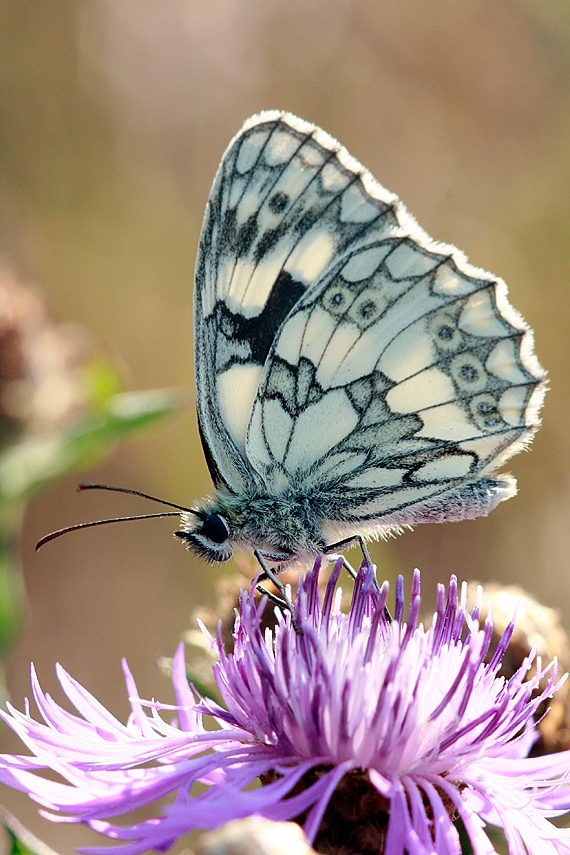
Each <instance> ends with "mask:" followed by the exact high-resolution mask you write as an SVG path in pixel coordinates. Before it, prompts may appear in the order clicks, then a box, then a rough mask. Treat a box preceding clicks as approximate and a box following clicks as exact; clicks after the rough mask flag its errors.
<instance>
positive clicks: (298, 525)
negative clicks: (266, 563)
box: [176, 490, 325, 562]
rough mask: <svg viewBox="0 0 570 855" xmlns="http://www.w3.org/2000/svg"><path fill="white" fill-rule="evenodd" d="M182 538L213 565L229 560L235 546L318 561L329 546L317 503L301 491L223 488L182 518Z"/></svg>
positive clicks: (284, 557)
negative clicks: (275, 492) (276, 493)
mask: <svg viewBox="0 0 570 855" xmlns="http://www.w3.org/2000/svg"><path fill="white" fill-rule="evenodd" d="M176 534H177V536H178V537H180V538H181V539H182V540H184V542H185V545H186V546H187V547H188V548H189V549H192V550H193V551H194V552H197V553H198V554H199V555H201V556H202V557H204V558H206V559H207V560H208V561H211V562H214V561H227V560H228V559H229V558H230V557H231V556H232V554H233V549H234V547H237V548H244V549H252V548H253V549H259V550H260V551H261V552H262V553H263V555H264V556H266V557H267V558H270V559H271V558H272V559H274V560H277V561H281V560H283V561H289V560H291V559H293V558H303V557H305V556H306V557H307V558H314V557H315V556H316V555H318V554H319V553H321V552H322V551H323V549H324V548H325V541H324V539H323V536H322V532H321V526H320V522H319V518H318V516H317V515H316V514H315V511H314V508H313V505H312V502H311V499H310V497H309V496H307V495H299V493H298V492H296V491H291V493H288V492H286V493H283V494H282V495H279V496H271V495H268V494H261V493H259V492H255V493H253V492H252V493H251V494H240V495H236V494H233V493H230V492H228V491H226V490H217V491H216V492H215V494H214V495H213V496H211V497H210V498H208V499H205V500H204V501H202V502H200V503H198V504H197V505H196V507H195V508H194V509H193V510H192V511H191V512H187V513H183V514H182V515H181V527H180V531H177V532H176Z"/></svg>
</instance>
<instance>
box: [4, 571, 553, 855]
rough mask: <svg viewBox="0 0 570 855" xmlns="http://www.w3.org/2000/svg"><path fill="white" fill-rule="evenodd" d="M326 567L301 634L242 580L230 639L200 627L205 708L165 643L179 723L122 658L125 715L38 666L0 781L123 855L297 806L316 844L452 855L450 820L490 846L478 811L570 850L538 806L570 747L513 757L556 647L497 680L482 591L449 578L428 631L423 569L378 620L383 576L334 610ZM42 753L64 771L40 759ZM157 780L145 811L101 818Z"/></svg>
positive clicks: (301, 604)
mask: <svg viewBox="0 0 570 855" xmlns="http://www.w3.org/2000/svg"><path fill="white" fill-rule="evenodd" d="M340 570H341V562H339V563H338V564H337V565H336V567H335V569H334V571H333V573H332V575H331V578H330V580H329V582H328V584H327V586H326V589H325V591H324V594H323V595H322V597H321V596H320V594H319V587H318V576H319V565H318V563H317V565H315V568H314V570H313V571H312V572H310V573H308V574H307V576H306V578H305V579H304V580H302V581H301V584H300V588H299V592H298V595H297V598H296V601H295V606H294V608H295V616H296V623H297V631H296V630H295V627H294V626H293V624H292V621H291V616H290V615H289V614H285V615H281V614H280V613H279V615H278V620H277V624H276V626H275V628H274V629H273V630H265V631H264V630H262V629H261V612H262V609H263V604H262V605H259V604H256V602H255V600H254V597H253V595H252V594H251V593H249V594H248V593H246V592H243V593H242V595H241V600H240V605H239V613H238V616H237V618H236V625H235V633H234V635H235V644H234V649H233V651H232V652H231V653H227V652H226V651H225V650H224V647H223V644H222V642H221V638H220V637H218V638H217V639H214V638H211V637H209V640H210V642H211V645H212V647H213V648H215V649H216V651H217V654H218V657H219V658H218V661H217V663H216V664H215V665H214V676H215V679H216V683H217V686H218V689H219V692H220V694H221V698H222V702H221V703H220V704H218V703H215V702H214V701H212V700H209V699H207V698H200V697H198V696H197V695H196V693H195V692H194V691H193V690H192V689H191V688H190V686H189V685H188V682H187V678H186V673H185V664H184V654H183V650H182V648H179V649H178V651H177V653H176V655H175V658H174V663H173V684H174V689H175V693H176V707H175V712H176V717H177V718H176V721H174V722H169V723H166V722H165V720H164V714H165V713H166V711H168V710H172V708H171V707H167V706H165V705H161V704H157V703H148V702H143V701H141V700H140V699H139V698H138V696H137V691H136V687H135V684H134V681H133V678H132V676H131V674H130V672H129V671H128V669H127V667H126V665H125V674H126V680H127V687H128V691H129V695H130V699H131V706H132V714H131V717H130V719H129V722H128V723H127V725H126V726H124V725H122V724H121V723H120V722H119V721H117V720H116V719H115V718H114V717H113V716H111V715H110V713H108V712H107V711H106V710H105V709H104V708H103V707H101V705H100V704H99V703H98V702H97V701H96V700H95V699H94V698H93V697H92V696H91V695H90V694H89V693H88V692H87V691H86V690H85V689H83V688H82V687H81V686H79V685H78V684H77V683H76V682H75V681H73V680H72V679H71V677H70V676H69V675H67V674H66V673H65V672H64V671H63V669H60V670H59V677H60V681H61V684H62V686H63V688H64V690H65V692H66V694H67V695H68V697H69V698H70V700H71V701H72V702H73V703H74V705H75V706H76V708H77V710H78V712H79V713H80V716H74V715H71V714H69V713H68V712H65V711H64V710H63V709H62V708H61V707H59V706H58V705H57V704H56V703H55V702H54V701H53V700H52V699H51V698H50V697H49V696H46V695H44V694H43V693H42V691H41V689H40V687H39V685H38V683H37V680H36V679H35V677H34V676H33V677H32V680H33V690H34V696H35V699H36V702H37V705H38V707H39V710H40V712H41V715H42V717H43V723H38V722H36V721H34V720H33V718H32V717H31V715H30V714H29V711H28V710H26V712H25V713H19V712H18V711H16V710H14V709H13V708H10V709H9V712H8V713H6V714H4V718H5V720H6V721H7V723H8V724H9V725H10V726H11V727H12V728H13V729H14V730H15V731H17V732H18V733H19V734H20V736H21V738H22V739H23V741H24V742H25V743H26V744H27V746H28V748H29V749H31V751H32V756H4V757H3V758H1V760H0V780H1V781H3V782H4V783H6V784H9V785H11V786H13V787H17V788H19V789H22V790H25V791H26V792H28V793H29V794H30V795H31V796H32V797H33V798H34V799H36V801H38V802H39V803H40V804H41V805H42V806H43V808H44V813H45V815H47V816H49V817H50V818H51V819H56V820H57V819H59V820H60V821H61V820H63V821H77V822H78V821H81V822H85V823H87V824H88V825H90V826H91V827H92V828H94V829H96V830H97V831H99V832H101V833H102V834H104V835H106V836H107V837H110V838H111V839H113V840H114V841H116V842H117V843H121V844H122V845H121V847H120V850H119V851H121V852H123V853H125V855H135V853H140V852H144V851H147V850H149V849H157V850H159V851H164V850H165V849H167V848H168V847H169V846H170V845H171V844H172V843H173V842H174V841H175V840H177V839H178V838H179V837H180V836H182V835H183V834H184V833H186V832H187V831H190V830H192V829H197V828H199V829H210V828H215V827H217V826H219V825H221V824H223V823H225V822H228V821H230V820H233V819H237V818H240V817H244V816H249V815H253V814H257V815H261V816H264V817H266V818H268V819H274V820H290V819H294V820H296V821H298V822H299V823H301V824H302V825H303V827H304V830H305V833H306V835H307V837H308V839H309V840H310V841H311V842H313V843H314V845H315V846H316V848H317V849H325V848H326V849H328V850H330V849H331V847H332V846H334V845H335V844H338V843H339V841H340V844H341V845H342V847H343V848H344V849H345V851H346V850H352V851H358V852H366V851H370V852H376V853H386V855H404V854H405V853H408V855H428V853H434V854H435V853H438V855H440V853H441V855H459V853H460V852H461V844H460V835H459V830H458V828H461V827H462V828H463V831H464V833H465V834H466V835H467V837H468V838H469V840H470V844H471V848H472V851H473V852H474V853H475V855H490V853H492V852H494V851H495V850H494V847H493V845H492V843H491V841H490V839H489V837H488V835H487V832H486V829H485V824H487V823H488V824H491V825H495V826H499V827H501V828H502V829H503V831H504V833H505V836H506V839H507V842H508V845H509V848H510V851H511V852H512V853H517V855H518V853H522V852H530V853H540V855H549V853H553V855H554V853H570V831H568V830H563V829H557V828H555V827H554V826H553V825H552V824H551V823H550V822H549V819H548V817H552V816H555V815H557V814H558V813H560V812H562V811H564V810H568V809H569V808H570V786H569V784H568V780H567V777H566V776H567V771H568V769H569V768H570V753H568V752H561V753H559V754H554V755H550V756H549V757H540V758H527V757H526V754H527V753H528V750H529V748H530V746H531V744H532V742H533V739H534V738H535V729H534V723H533V714H534V712H535V711H536V709H537V707H538V706H539V704H540V703H541V702H543V701H544V700H545V698H548V697H551V696H552V694H553V693H554V692H555V691H556V689H557V682H556V663H555V662H554V663H551V664H549V665H547V666H545V667H543V666H542V665H541V663H540V661H538V660H537V661H534V662H533V660H534V659H535V657H534V655H533V654H532V653H531V655H530V656H529V657H528V659H527V660H526V661H525V662H524V663H523V665H522V666H521V667H520V668H519V670H518V671H517V672H516V673H515V674H514V675H513V676H512V677H511V678H510V679H509V680H508V681H507V680H505V679H503V678H502V677H500V676H499V675H498V672H499V668H500V665H501V659H502V657H503V655H504V653H505V650H506V647H507V644H508V640H509V638H510V635H511V633H512V628H513V627H512V624H511V625H509V627H508V628H507V630H506V632H505V633H504V635H503V637H502V639H501V641H500V643H499V645H498V647H497V649H496V650H495V652H494V653H493V654H492V656H491V657H490V659H489V657H488V656H487V654H488V652H489V644H490V639H491V632H492V620H491V618H488V619H487V620H486V622H485V624H484V625H483V626H480V625H479V622H478V613H479V605H478V604H477V605H476V606H475V608H474V610H473V611H472V612H471V613H469V612H468V611H467V608H466V605H465V587H463V588H462V590H461V592H460V591H459V590H458V586H457V582H456V579H455V578H454V577H452V578H451V580H450V583H449V585H448V587H447V589H445V588H444V587H443V586H440V587H439V589H438V598H437V608H436V612H435V615H434V618H433V621H432V623H431V625H430V626H429V627H428V628H424V626H423V625H422V624H420V623H419V621H418V614H419V609H420V579H419V573H417V572H416V574H415V575H414V579H413V583H412V592H411V600H410V605H409V608H408V609H407V612H405V604H404V595H403V582H402V580H401V579H400V580H399V582H398V584H397V590H396V605H395V611H394V617H393V619H392V620H390V619H389V617H388V615H387V611H386V608H385V606H386V598H387V594H388V586H387V585H384V586H382V588H381V589H380V590H378V589H377V587H376V586H375V584H374V576H373V572H372V570H371V569H367V568H362V569H361V571H360V573H359V574H358V577H357V580H356V583H355V587H354V593H353V596H352V602H351V605H350V608H349V610H348V612H347V613H344V612H342V611H341V609H340V597H341V592H340V589H339V588H338V584H337V583H338V576H339V573H340ZM204 631H205V630H204ZM486 660H488V661H486ZM532 665H534V667H533V669H532V675H531V676H530V678H529V679H526V678H527V676H528V674H529V672H530V669H531V666H532ZM545 678H546V679H545ZM161 711H162V713H163V715H160V713H161ZM206 722H208V729H206V727H205V726H204V725H205V723H206ZM212 725H214V726H215V727H216V729H215V730H213V729H212ZM49 768H51V769H53V770H55V771H57V772H58V773H59V775H60V776H61V777H62V778H63V780H64V781H65V783H62V782H55V781H48V780H46V779H45V778H43V777H40V776H39V775H37V774H36V773H37V772H41V771H42V770H45V769H49ZM258 780H261V782H262V784H263V786H261V787H258V788H257V789H252V788H251V787H250V785H251V784H253V783H254V782H256V781H258ZM197 783H200V784H201V785H202V786H201V790H200V792H198V793H196V792H195V791H194V785H195V784H197ZM169 794H170V795H171V796H173V800H172V801H171V803H170V805H169V806H168V807H166V808H162V811H161V812H160V813H157V816H156V817H155V818H153V819H151V820H146V821H142V822H138V823H136V824H132V823H131V824H123V825H119V824H117V823H116V822H115V821H114V820H113V822H111V821H110V818H111V817H117V816H120V815H124V814H127V813H128V812H130V811H131V810H133V809H135V808H138V807H140V806H141V805H148V804H150V803H152V802H154V801H156V800H157V799H159V798H161V797H163V796H165V795H169ZM89 851H91V852H105V851H108V850H107V849H106V848H97V849H91V850H89Z"/></svg>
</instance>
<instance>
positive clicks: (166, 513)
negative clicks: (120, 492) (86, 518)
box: [36, 511, 178, 552]
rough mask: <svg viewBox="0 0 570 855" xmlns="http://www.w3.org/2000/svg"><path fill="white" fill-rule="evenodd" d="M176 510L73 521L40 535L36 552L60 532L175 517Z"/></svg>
mask: <svg viewBox="0 0 570 855" xmlns="http://www.w3.org/2000/svg"><path fill="white" fill-rule="evenodd" d="M177 516H178V512H177V511H162V513H159V514H137V515H136V516H132V517H110V518H109V519H106V520H91V522H84V523H75V525H68V526H66V527H65V528H60V529H58V530H57V531H52V532H51V533H50V534H46V535H45V536H44V537H41V538H40V539H39V540H38V542H37V543H36V552H37V551H38V549H40V548H41V547H42V546H45V544H46V543H49V542H50V540H55V539H56V538H57V537H61V535H62V534H69V532H70V531H78V530H79V529H80V528H94V527H95V526H96V525H107V523H116V522H128V521H129V520H152V519H156V518H157V517H177Z"/></svg>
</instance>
